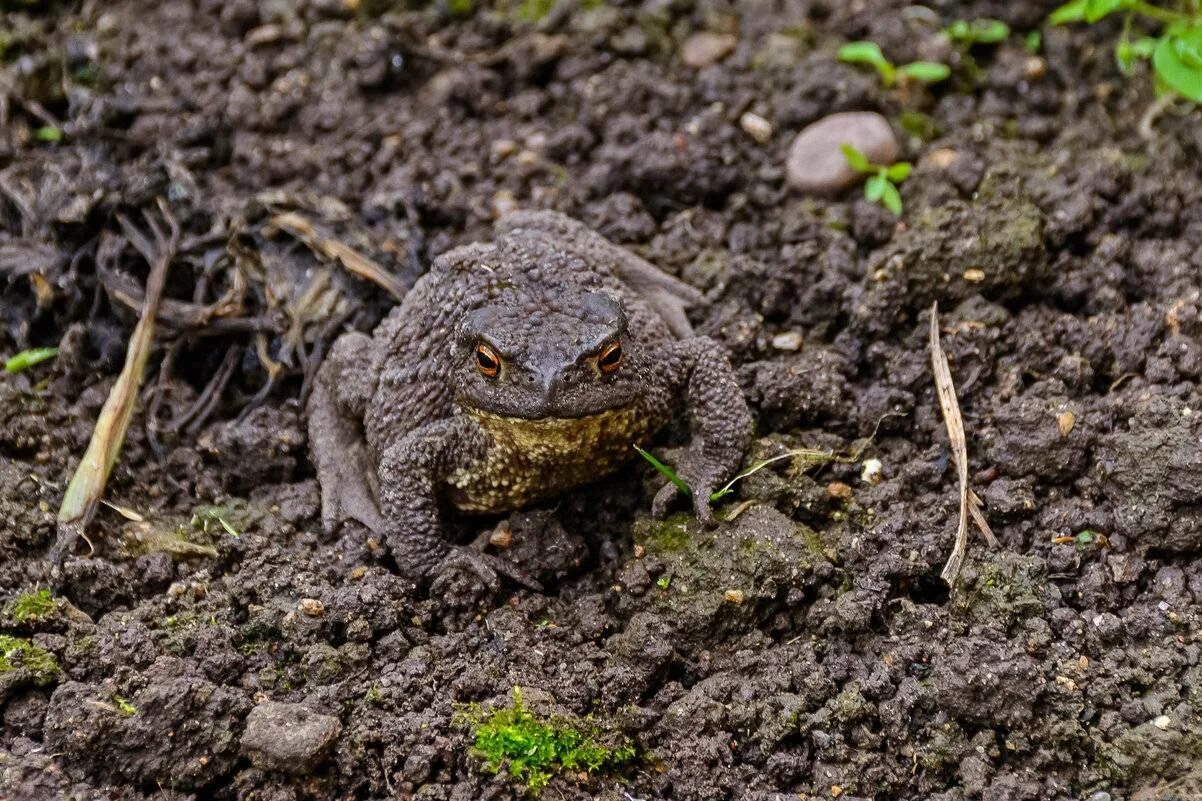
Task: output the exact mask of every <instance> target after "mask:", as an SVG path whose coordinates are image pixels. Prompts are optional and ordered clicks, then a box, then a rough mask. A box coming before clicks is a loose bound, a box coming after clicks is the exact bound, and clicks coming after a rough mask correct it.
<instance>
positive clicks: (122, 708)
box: [113, 695, 138, 718]
mask: <svg viewBox="0 0 1202 801" xmlns="http://www.w3.org/2000/svg"><path fill="white" fill-rule="evenodd" d="M113 703H114V704H116V705H117V711H118V712H120V713H121V714H122V715H125V717H127V718H132V717H133V716H134V715H136V714H138V708H137V707H136V706H134V705H133V704H132V703H131V702H130V700H129V699H128V698H122V697H121V696H119V695H114V696H113Z"/></svg>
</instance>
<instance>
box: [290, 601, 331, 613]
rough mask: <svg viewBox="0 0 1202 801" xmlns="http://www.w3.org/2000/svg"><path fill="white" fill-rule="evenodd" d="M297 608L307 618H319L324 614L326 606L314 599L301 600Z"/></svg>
mask: <svg viewBox="0 0 1202 801" xmlns="http://www.w3.org/2000/svg"><path fill="white" fill-rule="evenodd" d="M297 608H298V609H300V610H301V611H302V612H304V613H305V614H306V615H308V616H309V617H321V616H322V615H324V614H325V613H326V605H325V604H323V603H322V602H321V601H319V600H317V599H316V598H301V600H300V603H299V604H297Z"/></svg>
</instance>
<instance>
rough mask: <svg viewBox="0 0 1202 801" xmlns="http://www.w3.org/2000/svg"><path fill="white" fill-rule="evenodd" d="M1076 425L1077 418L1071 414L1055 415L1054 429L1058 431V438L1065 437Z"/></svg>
mask: <svg viewBox="0 0 1202 801" xmlns="http://www.w3.org/2000/svg"><path fill="white" fill-rule="evenodd" d="M1076 423H1077V416H1076V415H1075V414H1073V413H1072V412H1061V413H1060V414H1058V415H1056V427H1057V428H1059V429H1060V436H1062V437H1067V436H1068V435H1069V433H1070V432H1071V431H1072V430H1073V426H1074V425H1076Z"/></svg>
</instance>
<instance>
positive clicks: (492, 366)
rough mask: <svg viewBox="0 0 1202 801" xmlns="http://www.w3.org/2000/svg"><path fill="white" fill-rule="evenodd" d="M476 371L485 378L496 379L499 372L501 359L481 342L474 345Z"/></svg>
mask: <svg viewBox="0 0 1202 801" xmlns="http://www.w3.org/2000/svg"><path fill="white" fill-rule="evenodd" d="M476 369H477V370H479V371H480V374H481V375H483V376H484V377H485V378H496V377H497V373H499V372H501V357H500V356H498V355H497V352H496V351H495V350H493V349H492V347H490V346H489V345H486V344H485V343H483V342H481V343H479V344H478V345H476Z"/></svg>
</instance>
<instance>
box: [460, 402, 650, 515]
mask: <svg viewBox="0 0 1202 801" xmlns="http://www.w3.org/2000/svg"><path fill="white" fill-rule="evenodd" d="M469 414H471V415H472V417H473V418H475V419H476V421H477V422H478V423H479V424H480V427H481V428H482V429H484V431H485V432H486V433H487V434H488V435H489V436H490V437H491V438H492V440H493V443H494V444H493V446H492V447H491V448H490V449H489V452H488V454H487V455H486V456H485V457H484V458H483V459H482V460H480V461H479V462H477V463H476V464H474V465H472V466H471V467H470V468H466V469H463V470H459V471H457V472H455V473H453V474H451V476H450V477H449V478H448V479H447V484H449V485H450V499H451V501H452V503H454V504H455V506H456V507H458V508H460V509H463V510H464V511H469V512H499V511H505V510H509V509H517V508H520V507H522V506H525V505H527V504H531V503H535V502H537V501H540V500H543V499H545V498H549V497H552V496H554V495H557V494H559V493H560V492H563V491H564V490H567V489H571V488H572V487H578V486H580V485H581V484H586V483H588V482H589V481H593V480H595V479H597V478H600V477H602V476H604V475H606V474H607V473H610V472H612V471H613V470H614V469H615V468H616V467H618V466H619V465H620V464H622V463H623V462H626V461H627V460H629V459H630V457H631V456H633V455H634V448H633V447H632V446H633V445H634V444H635V443H639V444H644V443H645V440H646V439H647V438H648V437H650V436H651V435H652V434H654V433H655V431H656V429H657V428H659V426H660V423H659V422H657V421H655V420H652V419H650V418H648V416H647V415H646V413H645V412H643V411H642V410H637V409H616V410H613V411H609V412H603V413H601V414H595V415H591V416H589V417H580V418H571V419H559V418H555V419H547V420H524V419H521V418H513V417H499V416H497V415H492V414H488V413H487V412H479V411H470V412H469Z"/></svg>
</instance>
